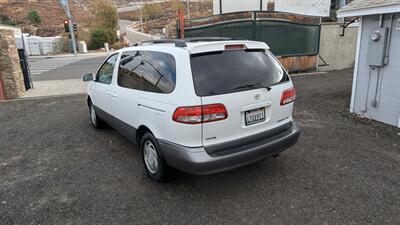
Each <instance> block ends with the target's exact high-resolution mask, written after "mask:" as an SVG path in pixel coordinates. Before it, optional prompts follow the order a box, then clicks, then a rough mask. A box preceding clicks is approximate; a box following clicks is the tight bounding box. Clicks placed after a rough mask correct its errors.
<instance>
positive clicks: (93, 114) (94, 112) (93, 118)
mask: <svg viewBox="0 0 400 225" xmlns="http://www.w3.org/2000/svg"><path fill="white" fill-rule="evenodd" d="M90 119H92V123H93V124H95V125H96V111H94V107H93V105H92V106H90Z"/></svg>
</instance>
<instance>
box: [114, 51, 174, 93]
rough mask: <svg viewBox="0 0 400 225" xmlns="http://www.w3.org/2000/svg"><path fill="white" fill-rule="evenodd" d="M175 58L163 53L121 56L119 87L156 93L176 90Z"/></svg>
mask: <svg viewBox="0 0 400 225" xmlns="http://www.w3.org/2000/svg"><path fill="white" fill-rule="evenodd" d="M175 83H176V64H175V58H174V57H173V56H172V55H170V54H168V53H163V52H152V51H129V52H124V53H122V55H121V61H120V65H119V70H118V85H119V86H121V87H125V88H130V89H135V90H142V91H147V92H155V93H171V92H172V91H173V90H174V89H175Z"/></svg>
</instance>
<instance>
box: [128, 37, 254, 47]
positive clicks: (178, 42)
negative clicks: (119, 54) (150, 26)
mask: <svg viewBox="0 0 400 225" xmlns="http://www.w3.org/2000/svg"><path fill="white" fill-rule="evenodd" d="M236 40H241V41H245V40H247V39H244V38H238V37H193V38H186V39H159V40H148V41H141V42H137V43H136V44H134V45H133V46H142V45H151V44H168V43H173V44H175V47H181V48H185V47H187V44H186V42H200V41H236Z"/></svg>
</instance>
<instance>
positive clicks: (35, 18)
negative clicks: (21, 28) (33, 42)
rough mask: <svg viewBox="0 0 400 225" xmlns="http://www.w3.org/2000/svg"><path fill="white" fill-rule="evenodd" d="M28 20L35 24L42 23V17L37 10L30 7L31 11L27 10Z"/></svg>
mask: <svg viewBox="0 0 400 225" xmlns="http://www.w3.org/2000/svg"><path fill="white" fill-rule="evenodd" d="M28 20H29V21H30V22H31V23H32V24H34V25H36V26H38V25H40V24H41V23H42V17H41V16H40V15H39V12H38V11H37V10H35V9H32V10H31V11H29V12H28Z"/></svg>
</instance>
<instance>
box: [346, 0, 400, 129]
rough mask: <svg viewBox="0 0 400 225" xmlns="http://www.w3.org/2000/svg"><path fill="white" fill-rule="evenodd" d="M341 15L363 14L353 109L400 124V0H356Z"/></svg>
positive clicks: (356, 63) (378, 118)
mask: <svg viewBox="0 0 400 225" xmlns="http://www.w3.org/2000/svg"><path fill="white" fill-rule="evenodd" d="M338 17H360V26H359V30H358V41H357V52H356V61H355V68H354V77H353V88H352V96H351V105H350V110H351V111H352V112H354V113H356V114H358V115H361V116H363V117H367V118H371V119H374V120H378V121H381V122H384V123H387V124H391V125H394V126H398V127H400V0H385V1H382V0H354V1H353V2H351V3H350V4H348V5H346V6H344V7H343V8H342V9H340V10H339V11H338Z"/></svg>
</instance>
